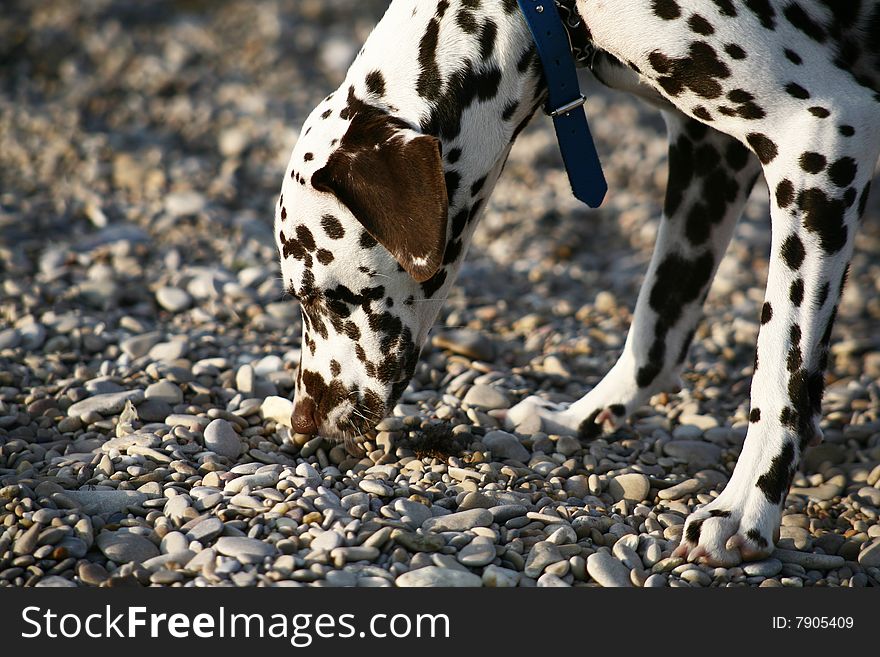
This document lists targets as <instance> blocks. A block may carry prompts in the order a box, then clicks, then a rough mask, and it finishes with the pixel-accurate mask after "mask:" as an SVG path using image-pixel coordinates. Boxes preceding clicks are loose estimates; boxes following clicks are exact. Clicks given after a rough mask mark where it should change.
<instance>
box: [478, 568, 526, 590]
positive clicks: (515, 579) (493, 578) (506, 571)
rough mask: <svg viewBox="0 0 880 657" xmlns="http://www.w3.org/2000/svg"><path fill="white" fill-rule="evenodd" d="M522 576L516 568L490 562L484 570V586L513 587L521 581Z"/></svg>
mask: <svg viewBox="0 0 880 657" xmlns="http://www.w3.org/2000/svg"><path fill="white" fill-rule="evenodd" d="M520 577H521V575H520V573H519V572H517V571H515V570H511V569H510V568H501V567H500V566H496V565H494V564H490V565H488V566H486V568H485V569H484V570H483V577H482V579H483V586H489V587H492V588H498V589H501V588H513V587H514V586H516V585H517V584H518V583H519V579H520Z"/></svg>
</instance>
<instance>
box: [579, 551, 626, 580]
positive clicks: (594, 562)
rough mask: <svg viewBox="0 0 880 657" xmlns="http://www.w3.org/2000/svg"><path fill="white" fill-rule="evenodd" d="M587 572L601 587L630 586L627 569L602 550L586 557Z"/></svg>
mask: <svg viewBox="0 0 880 657" xmlns="http://www.w3.org/2000/svg"><path fill="white" fill-rule="evenodd" d="M587 573H588V574H589V575H590V577H592V578H593V579H594V580H596V582H597V583H598V584H599V585H600V586H603V587H606V588H608V587H631V586H632V581H631V580H630V575H629V569H628V568H627V567H626V566H624V565H623V564H622V563H621V562H619V561H618V560H617V559H615V558H614V557H613V556H611V554H609V553H608V552H605V551H604V550H599V551H598V552H594V553H593V554H591V555H590V556H589V557H587Z"/></svg>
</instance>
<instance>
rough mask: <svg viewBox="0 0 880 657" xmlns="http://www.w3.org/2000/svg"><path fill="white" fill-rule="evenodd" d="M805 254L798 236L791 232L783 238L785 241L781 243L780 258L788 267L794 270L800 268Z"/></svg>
mask: <svg viewBox="0 0 880 657" xmlns="http://www.w3.org/2000/svg"><path fill="white" fill-rule="evenodd" d="M805 256H806V250H805V249H804V243H803V242H802V241H801V238H800V237H798V236H797V235H795V234H791V235H789V236H788V237H786V238H785V242H783V243H782V259H783V260H785V264H787V265H788V267H789V269H792V270H794V271H797V270H798V269H800V267H801V265H802V264H803V262H804V257H805Z"/></svg>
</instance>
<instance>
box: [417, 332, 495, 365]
mask: <svg viewBox="0 0 880 657" xmlns="http://www.w3.org/2000/svg"><path fill="white" fill-rule="evenodd" d="M431 343H432V344H433V345H434V346H435V347H437V348H438V349H447V350H448V351H451V352H452V353H454V354H460V355H462V356H465V357H467V358H471V359H473V360H482V361H487V362H491V361H493V360H495V344H494V343H493V342H492V339H491V338H490V337H489V336H488V335H486V334H485V333H481V332H479V331H473V330H471V329H457V330H454V331H447V332H445V333H440V334H439V335H435V336H434V338H433V339H432V340H431Z"/></svg>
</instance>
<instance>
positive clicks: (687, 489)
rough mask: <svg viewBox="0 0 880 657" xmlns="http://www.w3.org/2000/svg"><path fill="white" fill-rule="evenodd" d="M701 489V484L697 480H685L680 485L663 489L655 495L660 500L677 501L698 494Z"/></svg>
mask: <svg viewBox="0 0 880 657" xmlns="http://www.w3.org/2000/svg"><path fill="white" fill-rule="evenodd" d="M702 489H703V484H702V482H701V481H700V480H699V479H685V480H684V481H682V482H681V483H678V484H675V486H670V487H669V488H664V489H663V490H661V491H659V492H658V493H657V497H659V498H660V499H661V500H678V499H681V498H682V497H687V496H688V495H694V494H695V493H699V492H700V491H701V490H702Z"/></svg>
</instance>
